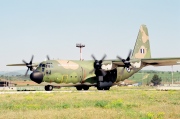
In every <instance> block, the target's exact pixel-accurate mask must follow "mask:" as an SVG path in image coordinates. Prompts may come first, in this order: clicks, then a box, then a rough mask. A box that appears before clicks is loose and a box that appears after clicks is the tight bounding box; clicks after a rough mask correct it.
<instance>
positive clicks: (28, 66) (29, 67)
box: [22, 55, 34, 76]
mask: <svg viewBox="0 0 180 119" xmlns="http://www.w3.org/2000/svg"><path fill="white" fill-rule="evenodd" d="M33 58H34V55H32V57H31V60H30V62H29V63H27V62H26V61H25V60H22V61H23V63H24V64H26V66H27V68H28V69H27V71H26V73H25V76H27V74H28V71H29V69H30V71H32V70H33V66H32V61H33Z"/></svg>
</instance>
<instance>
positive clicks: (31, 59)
mask: <svg viewBox="0 0 180 119" xmlns="http://www.w3.org/2000/svg"><path fill="white" fill-rule="evenodd" d="M33 58H34V55H32V57H31V60H30V62H29V64H32V61H33Z"/></svg>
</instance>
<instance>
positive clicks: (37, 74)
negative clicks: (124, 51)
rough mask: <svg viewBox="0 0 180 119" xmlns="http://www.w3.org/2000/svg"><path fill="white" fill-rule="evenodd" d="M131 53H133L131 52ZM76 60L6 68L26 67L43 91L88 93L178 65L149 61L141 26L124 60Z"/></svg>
mask: <svg viewBox="0 0 180 119" xmlns="http://www.w3.org/2000/svg"><path fill="white" fill-rule="evenodd" d="M131 52H132V53H131ZM105 57H106V55H104V56H103V58H102V59H101V60H97V59H96V58H95V57H94V56H93V55H92V58H93V59H94V60H89V61H79V60H50V59H49V57H48V58H47V59H48V60H47V61H43V62H41V63H32V61H33V56H32V58H31V60H30V62H29V63H27V62H26V61H24V60H23V62H24V64H9V65H7V66H27V68H28V70H27V72H26V75H27V73H28V71H29V69H30V70H31V71H33V72H32V73H31V74H30V79H31V80H32V81H34V82H36V83H38V84H42V85H44V86H45V90H46V91H51V90H53V86H60V87H72V86H73V87H76V89H77V90H82V89H84V90H88V89H89V87H90V86H95V87H97V89H98V90H109V89H110V87H111V86H113V85H116V84H117V83H118V82H120V81H123V80H125V79H127V78H128V77H130V76H132V75H133V74H134V73H136V72H138V71H139V70H141V69H142V68H143V67H145V66H149V65H152V66H168V65H178V64H179V63H180V57H178V58H151V52H150V43H149V35H148V29H147V27H146V25H141V27H140V30H139V33H138V36H137V40H136V43H135V46H134V50H133V51H131V50H130V52H129V54H128V56H127V58H126V59H123V58H121V57H119V56H117V59H115V60H105Z"/></svg>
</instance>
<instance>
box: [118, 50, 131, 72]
mask: <svg viewBox="0 0 180 119" xmlns="http://www.w3.org/2000/svg"><path fill="white" fill-rule="evenodd" d="M131 53H132V50H130V51H129V54H128V56H127V58H126V59H122V58H121V57H120V56H117V58H118V59H119V60H121V61H122V62H123V63H124V68H123V69H122V71H121V75H122V74H123V73H124V69H125V68H130V67H131V68H134V66H133V65H131V62H130V57H131Z"/></svg>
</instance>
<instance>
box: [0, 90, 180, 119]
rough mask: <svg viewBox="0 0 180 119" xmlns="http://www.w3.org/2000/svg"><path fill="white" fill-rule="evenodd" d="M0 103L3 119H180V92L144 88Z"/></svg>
mask: <svg viewBox="0 0 180 119" xmlns="http://www.w3.org/2000/svg"><path fill="white" fill-rule="evenodd" d="M66 89H67V88H66ZM90 89H91V90H94V88H90ZM70 90H71V88H70ZM0 100H1V103H0V119H1V118H6V119H8V118H11V119H12V118H13V119H16V118H17V119H19V118H22V119H30V118H37V119H42V118H44V119H47V118H48V119H50V118H51V119H52V118H53V119H59V118H61V119H70V118H75V119H97V118H98V119H132V118H133V119H168V118H171V119H177V118H180V113H179V110H180V106H179V105H180V91H156V90H148V89H146V88H142V87H141V88H132V87H131V88H128V89H127V87H113V88H112V89H111V90H110V91H100V92H99V91H96V90H94V91H93V92H79V91H72V92H54V93H30V94H1V95H0Z"/></svg>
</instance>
